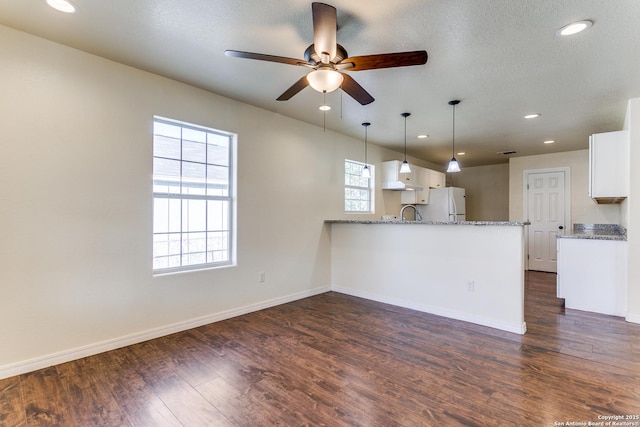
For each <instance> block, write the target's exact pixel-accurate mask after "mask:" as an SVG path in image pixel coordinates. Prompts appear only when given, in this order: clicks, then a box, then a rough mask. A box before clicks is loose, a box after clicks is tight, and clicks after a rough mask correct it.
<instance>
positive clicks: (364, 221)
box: [324, 219, 530, 226]
mask: <svg viewBox="0 0 640 427" xmlns="http://www.w3.org/2000/svg"><path fill="white" fill-rule="evenodd" d="M324 222H325V223H327V224H412V225H414V224H415V225H489V226H491V225H499V226H523V225H529V224H530V222H515V221H514V222H512V221H458V222H452V221H401V220H397V219H396V220H393V219H378V220H374V219H327V220H325V221H324Z"/></svg>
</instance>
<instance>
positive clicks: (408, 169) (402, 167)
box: [400, 113, 411, 173]
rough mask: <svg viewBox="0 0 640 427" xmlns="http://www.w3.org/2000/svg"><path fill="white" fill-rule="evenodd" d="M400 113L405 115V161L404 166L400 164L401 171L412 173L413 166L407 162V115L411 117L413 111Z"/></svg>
mask: <svg viewBox="0 0 640 427" xmlns="http://www.w3.org/2000/svg"><path fill="white" fill-rule="evenodd" d="M400 115H401V116H402V117H404V161H403V162H402V166H400V173H411V167H410V166H409V162H407V117H409V116H410V115H411V113H402V114H400Z"/></svg>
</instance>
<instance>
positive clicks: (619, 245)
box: [557, 238, 628, 316]
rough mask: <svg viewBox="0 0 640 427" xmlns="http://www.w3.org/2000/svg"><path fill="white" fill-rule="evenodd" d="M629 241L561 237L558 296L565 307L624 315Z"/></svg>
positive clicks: (559, 242)
mask: <svg viewBox="0 0 640 427" xmlns="http://www.w3.org/2000/svg"><path fill="white" fill-rule="evenodd" d="M627 258H628V255H627V242H626V241H621V240H595V239H571V238H559V239H558V277H557V285H558V289H557V295H558V298H564V301H565V308H572V309H576V310H583V311H592V312H595V313H602V314H610V315H614V316H625V315H626V312H627V265H628V261H627Z"/></svg>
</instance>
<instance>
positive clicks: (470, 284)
mask: <svg viewBox="0 0 640 427" xmlns="http://www.w3.org/2000/svg"><path fill="white" fill-rule="evenodd" d="M475 287H476V285H475V283H474V281H473V280H469V281H467V291H469V292H473V291H475Z"/></svg>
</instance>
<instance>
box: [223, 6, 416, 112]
mask: <svg viewBox="0 0 640 427" xmlns="http://www.w3.org/2000/svg"><path fill="white" fill-rule="evenodd" d="M311 12H312V14H313V44H312V45H311V46H309V47H308V48H307V50H305V52H304V60H303V59H295V58H286V57H283V56H274V55H265V54H262V53H252V52H243V51H239V50H225V52H224V53H225V55H227V56H232V57H236V58H246V59H257V60H260V61H269V62H280V63H283V64H290V65H300V66H303V67H308V68H311V69H313V71H311V72H310V73H309V74H307V75H306V76H303V77H302V78H300V80H298V81H297V82H295V83H294V84H293V86H291V87H290V88H289V89H287V90H286V91H285V92H284V93H283V94H282V95H280V96H279V97H278V98H277V100H278V101H286V100H288V99H291V98H292V97H293V96H294V95H295V94H297V93H298V92H300V91H301V90H302V89H304V88H305V87H307V86H311V87H312V88H313V89H315V90H317V91H318V92H332V91H334V90H336V89H338V88H339V87H341V88H342V90H344V91H345V92H346V93H347V94H349V95H350V96H351V97H352V98H353V99H355V100H356V101H358V102H359V103H360V104H362V105H367V104H370V103H372V102H373V101H374V98H373V97H372V96H371V95H370V94H369V93H368V92H367V91H366V90H365V89H364V88H363V87H362V86H360V85H359V84H358V82H356V81H355V80H354V79H353V78H352V77H351V76H350V75H349V74H345V73H341V72H340V71H341V70H347V71H362V70H374V69H378V68H392V67H407V66H410V65H422V64H426V62H427V52H426V51H425V50H416V51H412V52H397V53H383V54H378V55H365V56H354V57H349V56H348V54H347V51H346V50H345V49H344V47H342V46H340V45H339V44H338V43H337V41H336V32H337V28H338V26H337V18H336V16H337V13H336V8H335V7H333V6H330V5H328V4H324V3H319V2H314V3H311Z"/></svg>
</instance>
